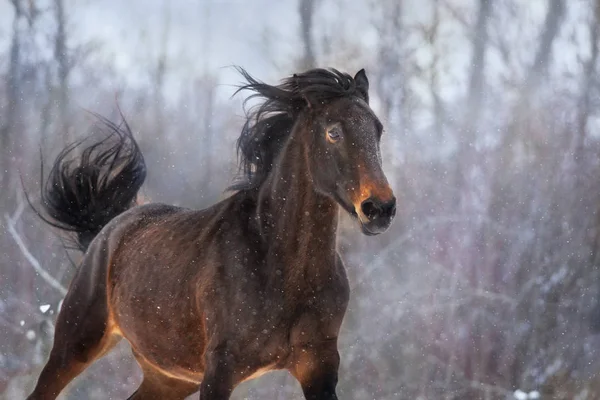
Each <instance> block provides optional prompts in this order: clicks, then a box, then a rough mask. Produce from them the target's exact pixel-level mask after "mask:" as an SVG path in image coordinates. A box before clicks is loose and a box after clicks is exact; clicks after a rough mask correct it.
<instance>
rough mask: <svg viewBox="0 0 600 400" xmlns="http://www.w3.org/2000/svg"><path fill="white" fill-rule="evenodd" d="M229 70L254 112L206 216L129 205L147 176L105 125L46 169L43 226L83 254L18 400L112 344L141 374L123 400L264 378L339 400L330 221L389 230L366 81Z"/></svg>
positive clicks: (124, 137) (217, 393)
mask: <svg viewBox="0 0 600 400" xmlns="http://www.w3.org/2000/svg"><path fill="white" fill-rule="evenodd" d="M238 70H239V72H240V73H241V74H242V75H243V77H244V79H245V83H244V84H243V85H241V86H239V87H238V89H239V90H238V91H242V90H246V91H250V92H251V95H250V96H249V97H248V98H247V99H246V101H248V100H249V99H253V98H259V99H260V100H261V102H259V103H258V104H257V105H255V106H254V107H252V108H250V109H248V110H247V111H246V117H247V120H246V122H245V124H244V126H243V128H242V131H241V135H240V137H239V139H238V142H237V149H238V156H239V159H240V170H239V174H238V179H237V180H236V181H234V183H233V185H232V186H231V187H229V189H230V191H231V193H230V196H229V197H227V198H226V199H224V200H223V201H221V202H219V203H216V204H214V205H212V206H211V207H209V208H206V209H203V210H193V209H187V208H180V207H175V206H171V205H165V204H144V205H136V201H135V199H136V195H137V193H138V191H139V189H140V187H141V186H142V184H143V182H144V178H145V175H146V166H145V163H144V159H143V156H142V154H141V152H140V149H139V147H138V145H137V143H136V142H135V139H134V137H133V134H132V132H131V129H130V128H129V126H128V125H127V123H126V122H124V123H122V124H120V125H116V124H113V123H111V122H110V121H107V120H104V121H103V122H104V123H105V124H106V126H107V127H108V131H109V135H108V136H107V138H106V139H103V140H101V141H97V142H94V143H93V144H92V145H89V146H88V147H85V149H84V150H83V151H82V152H81V156H79V157H78V158H74V159H73V160H71V161H67V159H68V158H69V155H70V154H72V151H73V150H74V149H75V148H76V147H78V146H83V144H82V143H83V142H80V143H78V144H77V145H74V146H70V147H67V148H66V149H65V150H64V151H63V152H62V153H61V154H60V155H59V156H58V158H57V159H56V161H55V163H54V164H53V167H52V170H51V171H50V173H49V176H48V179H47V181H46V184H45V185H43V187H42V189H41V191H42V207H43V210H44V211H43V215H44V218H45V221H46V222H48V223H50V224H51V225H53V226H55V227H58V228H60V229H62V230H65V231H68V232H71V234H73V238H74V240H75V241H76V242H77V244H78V245H79V247H80V248H81V249H82V250H83V251H84V252H85V254H84V256H83V259H82V261H81V263H80V266H79V268H78V270H77V272H76V274H75V277H74V278H73V280H72V282H71V284H70V287H69V290H68V293H67V295H66V297H65V299H64V301H63V304H62V308H61V310H60V312H59V314H58V317H57V321H56V330H55V338H54V343H53V347H52V350H51V353H50V356H49V359H48V361H47V363H46V364H45V366H44V368H43V370H42V372H41V374H40V376H39V379H38V381H37V385H36V386H35V389H34V390H33V392H32V394H31V395H30V396H29V399H32V400H34V399H35V400H37V399H54V398H56V396H58V394H59V393H60V392H61V391H62V390H63V389H64V388H65V386H66V385H67V384H68V383H69V382H70V381H71V380H73V379H74V378H75V377H76V376H77V375H78V374H79V373H81V372H82V371H83V370H84V369H85V368H86V367H88V366H89V365H90V364H91V363H92V362H93V361H94V360H96V359H98V358H99V357H101V356H102V355H103V354H105V353H106V352H107V351H109V350H110V349H111V348H112V347H113V346H114V345H115V344H116V343H117V342H118V341H119V340H120V339H122V338H125V339H126V340H127V341H128V342H129V343H130V344H131V348H132V352H133V355H134V357H135V359H136V361H137V362H138V363H139V366H140V367H141V370H142V372H143V380H142V383H141V385H140V386H139V387H138V389H137V390H136V391H135V392H134V393H133V394H132V395H131V397H129V398H130V399H184V398H186V397H187V396H189V395H191V394H192V393H194V392H197V391H198V390H199V391H200V399H201V400H217V399H218V400H221V399H223V400H224V399H228V398H230V395H231V393H232V392H233V390H234V388H235V387H236V385H238V384H239V383H241V382H243V381H246V380H249V379H253V378H256V377H258V376H260V375H262V374H264V373H266V372H268V371H272V370H287V371H289V372H290V373H291V374H292V375H293V376H294V377H295V378H296V379H297V380H298V381H299V383H300V385H301V387H302V391H303V393H304V396H305V398H306V399H311V400H317V399H318V400H333V399H337V398H338V397H337V395H336V385H337V381H338V366H339V363H340V356H339V352H338V347H337V341H338V335H339V331H340V325H341V323H342V320H343V317H344V314H345V312H346V308H347V304H348V300H349V285H348V280H347V276H346V272H345V267H344V264H343V262H342V259H341V257H340V254H339V252H338V251H337V247H336V240H337V229H338V218H339V215H338V214H339V213H340V212H343V211H345V212H347V213H348V214H350V215H351V216H353V217H354V218H355V220H356V221H358V223H357V225H358V226H360V228H361V230H362V232H363V233H364V234H366V235H377V234H380V233H382V232H384V231H386V230H387V229H388V227H389V226H390V224H391V223H392V220H393V218H394V216H395V213H396V198H395V197H394V194H393V192H392V189H391V188H390V185H389V184H388V181H387V179H386V176H385V174H384V172H383V169H382V159H381V151H380V139H381V135H382V132H383V126H382V124H381V122H380V121H379V119H378V118H377V116H376V115H375V113H374V112H373V111H372V109H371V108H370V106H369V95H368V91H369V82H368V79H367V76H366V73H365V71H364V69H362V70H360V71H359V72H358V73H356V75H355V76H354V77H352V76H351V75H349V74H347V73H342V72H339V71H337V70H335V69H324V68H320V69H312V70H309V71H306V72H304V73H298V74H294V75H292V76H290V77H287V78H285V79H283V80H282V81H280V82H279V84H276V85H269V84H266V83H264V82H261V81H258V80H256V79H255V78H253V77H252V76H251V75H249V74H248V73H247V72H246V71H245V70H243V69H242V68H238ZM340 210H342V211H340ZM40 212H42V211H40Z"/></svg>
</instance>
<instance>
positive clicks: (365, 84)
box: [354, 68, 369, 103]
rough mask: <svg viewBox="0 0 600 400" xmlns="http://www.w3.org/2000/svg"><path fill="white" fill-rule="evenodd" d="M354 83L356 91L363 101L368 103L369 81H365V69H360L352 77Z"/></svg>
mask: <svg viewBox="0 0 600 400" xmlns="http://www.w3.org/2000/svg"><path fill="white" fill-rule="evenodd" d="M354 82H356V90H358V92H359V93H360V95H361V96H362V97H363V98H364V99H365V101H366V102H367V103H368V102H369V80H368V79H367V73H366V72H365V69H364V68H363V69H361V70H360V71H358V72H357V73H356V75H354Z"/></svg>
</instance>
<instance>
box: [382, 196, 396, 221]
mask: <svg viewBox="0 0 600 400" xmlns="http://www.w3.org/2000/svg"><path fill="white" fill-rule="evenodd" d="M381 210H382V214H385V215H387V216H390V217H393V216H395V215H396V198H395V197H392V200H390V201H388V202H386V203H384V204H382V205H381Z"/></svg>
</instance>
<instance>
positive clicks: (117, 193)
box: [41, 116, 146, 251]
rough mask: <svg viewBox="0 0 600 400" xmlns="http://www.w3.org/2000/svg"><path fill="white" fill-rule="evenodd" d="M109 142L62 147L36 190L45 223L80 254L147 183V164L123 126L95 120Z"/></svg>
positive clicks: (133, 203)
mask: <svg viewBox="0 0 600 400" xmlns="http://www.w3.org/2000/svg"><path fill="white" fill-rule="evenodd" d="M97 117H98V118H99V120H100V123H101V125H102V126H103V127H104V128H106V129H103V130H105V131H106V133H108V136H107V137H105V138H103V139H102V140H96V141H95V142H93V143H91V144H89V145H87V146H85V147H84V148H83V150H82V151H81V154H80V155H79V157H76V158H75V159H72V160H67V158H68V156H70V155H72V153H73V151H74V150H75V149H78V148H80V146H82V145H84V144H85V142H86V141H88V140H89V139H90V138H88V139H84V140H82V141H79V142H76V143H74V144H71V145H69V146H67V147H66V148H65V149H64V150H63V151H62V152H61V153H60V154H59V155H58V157H57V159H56V161H55V162H54V165H53V166H52V169H51V171H50V174H49V176H48V180H47V181H46V184H45V185H44V186H43V187H42V190H41V199H42V206H43V209H44V210H45V213H46V214H47V215H48V217H44V216H42V218H43V219H44V221H45V222H46V223H48V224H50V225H52V226H54V227H57V228H59V229H62V230H65V231H69V232H72V233H74V234H75V242H76V244H77V245H78V247H79V248H80V249H81V250H82V251H85V250H86V249H87V247H88V246H89V245H90V243H91V242H92V240H93V239H94V237H96V235H97V234H98V233H99V232H100V231H101V230H102V228H103V227H104V226H105V225H106V224H107V223H108V222H109V221H110V220H112V219H113V218H114V217H116V216H117V215H119V214H121V213H122V212H124V211H126V210H128V209H129V208H131V207H133V206H134V205H135V203H136V196H137V193H138V191H139V190H140V187H141V186H142V184H143V183H144V180H145V179H146V164H145V162H144V157H143V156H142V153H141V151H140V148H139V147H138V144H137V143H136V141H135V139H134V138H133V135H132V133H131V129H130V128H129V125H128V124H127V122H125V120H123V124H122V125H116V124H114V123H112V122H110V121H109V120H107V119H106V118H103V117H100V116H97Z"/></svg>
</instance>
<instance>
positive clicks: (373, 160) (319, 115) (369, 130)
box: [297, 70, 396, 235]
mask: <svg viewBox="0 0 600 400" xmlns="http://www.w3.org/2000/svg"><path fill="white" fill-rule="evenodd" d="M311 73H313V72H312V71H309V72H307V73H306V74H305V75H309V74H311ZM329 73H330V74H331V77H330V79H331V80H332V84H333V83H335V84H337V85H339V87H340V88H341V89H339V90H343V92H341V93H340V95H339V96H328V97H327V98H326V99H323V98H320V97H319V93H318V91H317V90H316V89H314V88H312V89H313V90H310V91H307V93H305V100H306V102H307V103H308V107H307V108H305V111H306V112H307V114H305V115H306V116H307V117H308V119H309V121H310V123H311V124H312V126H311V128H310V132H311V137H312V143H310V146H309V147H308V150H309V151H308V152H307V156H308V159H309V160H308V163H309V169H310V173H311V176H312V178H313V182H314V185H315V187H316V189H317V190H318V191H319V192H321V193H323V194H326V195H328V196H331V197H332V198H333V199H335V200H336V201H337V202H338V203H339V204H340V205H341V206H342V207H343V208H344V209H345V210H346V211H348V212H349V213H350V214H351V215H353V216H356V217H357V218H358V220H359V221H360V224H361V228H362V231H363V233H365V234H367V235H377V234H379V233H382V232H384V231H385V230H387V228H388V227H389V226H390V224H391V222H392V220H393V218H394V216H395V214H396V198H395V197H394V193H393V192H392V189H391V188H390V186H389V184H388V181H387V179H386V177H385V174H384V173H383V169H382V165H381V151H380V148H379V143H380V140H381V135H382V132H383V126H382V124H381V122H380V121H379V119H378V118H377V116H376V115H375V113H374V112H373V110H371V108H370V107H369V104H368V101H369V96H368V90H369V81H368V80H367V76H366V74H365V71H364V70H360V71H359V72H358V73H357V74H356V76H354V78H352V77H350V76H349V75H346V74H341V73H339V72H337V71H331V72H329ZM297 79H298V81H299V82H301V81H302V80H303V79H305V80H309V77H308V76H303V75H299V76H297ZM315 80H316V79H313V82H314V81H315ZM319 83H320V84H321V85H323V86H325V85H326V83H327V82H326V80H325V79H324V77H323V78H322V79H321V81H320V82H319ZM313 86H316V85H315V84H314V83H313ZM300 90H302V87H300ZM323 90H324V91H326V90H327V89H326V88H324V87H323ZM330 90H331V89H330ZM312 94H314V96H311V95H312Z"/></svg>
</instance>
